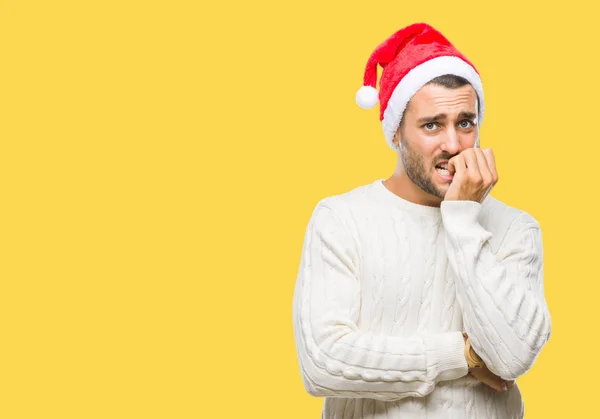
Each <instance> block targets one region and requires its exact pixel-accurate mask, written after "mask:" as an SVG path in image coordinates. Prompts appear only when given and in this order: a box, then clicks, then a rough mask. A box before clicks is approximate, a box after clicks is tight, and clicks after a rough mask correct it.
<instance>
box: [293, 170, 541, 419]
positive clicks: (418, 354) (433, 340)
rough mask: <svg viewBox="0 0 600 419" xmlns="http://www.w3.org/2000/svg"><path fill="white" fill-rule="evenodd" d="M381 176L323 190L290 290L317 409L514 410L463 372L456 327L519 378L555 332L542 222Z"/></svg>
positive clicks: (496, 413) (513, 399)
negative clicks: (420, 193) (442, 197)
mask: <svg viewBox="0 0 600 419" xmlns="http://www.w3.org/2000/svg"><path fill="white" fill-rule="evenodd" d="M382 181H383V179H378V180H376V181H375V182H373V183H371V184H368V185H363V186H359V187H357V188H355V189H353V190H351V191H349V192H345V193H342V194H338V195H333V196H329V197H326V198H324V199H322V200H321V201H320V202H319V203H318V204H317V205H316V207H315V209H314V212H313V213H312V216H311V219H310V221H309V224H308V227H307V231H306V235H305V238H304V245H303V249H302V257H301V260H300V268H299V273H298V278H297V282H296V288H295V290H294V301H293V325H294V336H295V340H296V346H297V353H298V359H299V363H300V370H301V374H302V381H303V383H304V386H305V388H306V390H307V391H308V393H310V394H311V395H313V396H319V397H325V401H324V405H323V418H326V419H327V418H338V419H345V418H353V419H357V418H400V419H403V418H429V419H433V418H444V419H448V418H479V419H483V418H521V417H523V415H524V406H523V402H522V398H521V393H520V391H519V388H518V386H515V387H513V388H512V389H510V390H508V391H505V392H501V393H497V392H495V391H494V390H492V389H491V388H489V387H488V386H486V385H484V384H483V383H481V382H479V381H478V380H477V379H475V378H474V377H472V376H470V375H467V371H468V368H467V362H466V359H465V356H464V340H463V336H462V331H465V332H467V333H468V335H469V337H470V339H471V342H472V346H473V348H474V349H475V351H476V352H477V353H478V354H479V355H480V356H481V358H482V359H483V360H484V361H485V363H486V365H487V366H488V368H489V369H490V370H491V371H492V372H494V373H495V374H497V375H499V376H501V377H503V378H505V379H515V378H517V377H519V376H521V375H523V374H524V373H525V372H527V371H528V370H529V369H530V368H531V367H532V366H533V363H534V361H535V360H536V358H537V356H538V355H539V353H540V351H541V349H542V347H543V346H544V345H545V343H546V342H547V341H548V339H549V337H550V333H551V320H550V313H549V310H548V307H547V304H546V301H545V297H544V288H543V247H542V237H541V231H540V226H539V224H538V223H537V221H536V220H535V219H534V218H533V217H532V216H531V215H529V214H528V213H526V212H524V211H521V210H518V209H515V208H512V207H510V206H508V205H506V204H504V203H502V202H500V201H498V200H497V199H495V198H493V197H492V196H490V195H488V197H487V198H486V200H485V201H484V202H483V204H480V203H477V202H474V201H443V202H442V204H441V207H429V206H424V205H418V204H415V203H412V202H410V201H407V200H404V199H402V198H400V197H399V196H397V195H395V194H394V193H392V192H391V191H389V190H388V189H387V188H386V187H385V185H383V183H382Z"/></svg>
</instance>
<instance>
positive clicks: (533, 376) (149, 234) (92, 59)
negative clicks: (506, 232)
mask: <svg viewBox="0 0 600 419" xmlns="http://www.w3.org/2000/svg"><path fill="white" fill-rule="evenodd" d="M585 3H588V2H582V1H570V2H568V4H567V3H565V4H563V5H561V6H555V7H553V6H549V5H548V3H547V2H542V1H538V2H524V1H505V2H503V4H502V5H501V4H500V3H497V4H488V5H486V3H484V2H481V1H477V2H475V1H462V2H458V3H449V2H446V1H428V2H418V1H414V2H408V1H403V2H400V1H380V2H374V3H370V2H347V1H344V2H342V1H335V2H334V1H330V2H322V1H314V0H309V1H304V2H296V3H287V2H280V1H269V2H267V1H254V2H242V1H236V2H212V3H210V4H208V3H204V2H194V1H188V2H183V1H174V0H172V1H102V2H101V1H93V2H92V1H54V2H41V1H38V2H33V1H24V0H23V1H2V2H1V3H0V4H1V6H0V8H1V10H0V39H1V41H0V60H1V61H0V62H1V65H0V74H1V77H0V104H1V109H0V121H1V123H0V134H1V135H0V138H1V141H2V143H1V144H2V148H1V150H0V158H1V159H2V160H1V162H0V175H1V182H0V185H1V199H2V204H1V209H2V216H1V226H0V228H1V230H0V237H1V240H0V243H1V246H2V247H1V249H0V269H1V271H0V281H1V282H0V286H1V288H0V417H2V418H6V419H13V418H15V419H16V418H63V419H66V418H78V419H79V418H246V417H260V418H286V419H288V418H290V419H291V418H318V417H320V411H321V406H322V402H323V400H322V399H317V398H312V397H311V396H309V395H308V394H307V393H306V392H305V391H304V388H303V386H302V383H301V379H300V371H299V367H298V365H297V359H296V352H295V345H294V341H293V335H292V316H291V307H292V294H293V287H294V283H295V280H296V275H297V269H298V265H299V261H300V253H301V246H302V240H303V235H304V232H305V228H306V225H307V222H308V219H309V217H310V213H311V211H312V209H313V207H314V205H315V204H316V203H317V202H318V200H319V199H321V198H323V197H325V196H328V195H331V194H335V193H340V192H345V191H347V190H350V189H352V188H354V187H356V186H359V185H363V184H366V183H368V182H372V181H373V180H374V179H376V178H379V177H387V176H389V175H390V174H391V173H392V172H393V170H394V167H395V153H394V152H393V151H392V150H391V149H389V148H388V147H387V145H386V144H385V140H384V138H383V133H382V130H381V125H380V122H379V118H378V110H379V107H376V108H375V109H372V110H370V111H365V110H362V109H360V108H359V107H358V106H357V105H356V104H355V101H354V98H355V93H356V90H357V89H358V88H359V87H360V85H361V84H362V76H363V70H364V66H365V64H366V61H367V58H368V56H369V54H370V53H371V51H372V50H373V49H374V48H375V47H376V46H377V45H378V44H379V43H380V42H381V41H383V40H384V39H385V38H387V37H388V36H389V35H391V34H392V33H393V32H395V31H396V30H397V29H399V28H401V27H403V26H406V25H408V24H410V23H413V22H418V21H426V22H428V23H430V24H432V25H433V26H435V27H436V28H438V29H439V30H440V31H442V33H444V34H445V35H446V36H447V37H448V38H449V39H450V40H451V41H452V42H453V43H454V44H455V45H456V46H457V47H458V48H459V49H460V50H461V51H462V52H463V53H464V54H465V55H466V56H467V57H469V58H470V59H471V60H472V61H473V62H474V64H475V65H476V66H477V67H478V69H479V70H480V72H481V74H482V77H483V81H484V88H485V93H486V111H487V113H486V119H485V122H484V123H483V126H482V133H481V141H482V147H492V148H493V150H494V151H495V155H496V159H497V164H498V170H499V174H500V182H499V183H498V185H497V186H496V187H495V189H494V190H493V193H492V194H493V195H494V196H495V197H497V198H499V199H501V200H503V201H505V202H506V203H508V204H510V205H512V206H515V207H518V208H521V209H524V210H526V211H528V212H529V213H531V214H532V215H534V216H535V217H536V218H537V219H538V221H539V222H540V224H541V226H542V231H543V235H544V245H545V256H546V259H545V274H546V275H545V289H546V298H547V302H548V304H549V307H550V310H551V314H552V319H553V335H552V337H551V340H550V341H549V343H548V346H546V347H545V348H544V350H543V351H542V354H541V355H540V357H539V358H538V360H537V362H536V364H535V366H534V367H533V369H532V370H531V371H529V372H528V373H527V374H526V375H525V376H523V377H522V378H520V379H519V380H518V384H519V386H520V388H521V391H522V393H523V397H524V400H525V405H526V412H527V415H526V417H527V419H535V418H548V417H592V416H593V415H594V413H592V412H593V411H594V410H597V409H596V406H597V403H598V398H597V397H596V388H597V383H596V377H598V376H599V372H600V371H599V368H598V366H597V365H598V363H597V362H595V361H594V359H595V354H596V352H597V346H596V341H597V330H598V328H597V326H596V323H595V321H594V320H595V319H597V318H598V315H597V313H596V309H597V308H598V305H599V304H598V291H599V289H600V288H599V286H598V283H597V282H596V281H597V280H598V273H597V272H598V270H597V261H598V255H597V254H596V250H597V249H598V245H597V243H596V238H597V236H598V233H599V232H598V223H597V214H598V209H597V206H596V204H595V202H596V194H597V191H596V184H597V175H598V173H597V171H598V170H597V159H598V152H599V151H600V148H599V144H600V142H599V141H598V127H597V126H596V122H597V119H598V118H597V111H596V103H597V98H598V95H599V93H600V91H599V88H598V83H597V77H598V76H597V67H596V64H595V62H596V61H595V60H596V57H595V51H597V45H596V42H595V39H596V38H597V32H596V29H597V26H598V24H597V20H596V16H597V13H596V12H595V11H594V10H591V9H590V8H589V7H588V6H585ZM589 3H590V4H591V2H589ZM590 360H591V361H590ZM588 362H589V365H588V366H584V365H585V364H586V363H588Z"/></svg>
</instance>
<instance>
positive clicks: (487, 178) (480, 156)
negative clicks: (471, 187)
mask: <svg viewBox="0 0 600 419" xmlns="http://www.w3.org/2000/svg"><path fill="white" fill-rule="evenodd" d="M473 150H474V151H475V156H476V157H477V166H478V167H479V173H480V174H481V179H482V180H483V184H484V185H491V184H492V183H493V179H492V172H491V171H490V168H489V166H488V162H487V158H486V156H485V154H484V153H483V150H481V149H480V148H475V149H473Z"/></svg>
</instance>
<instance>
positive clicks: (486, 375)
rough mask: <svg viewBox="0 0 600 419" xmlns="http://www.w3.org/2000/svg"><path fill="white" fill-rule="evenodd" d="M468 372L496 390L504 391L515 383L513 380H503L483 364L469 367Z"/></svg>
mask: <svg viewBox="0 0 600 419" xmlns="http://www.w3.org/2000/svg"><path fill="white" fill-rule="evenodd" d="M469 374H471V375H472V376H473V377H475V378H477V379H478V380H479V381H481V382H482V383H483V384H485V385H487V386H489V387H491V388H493V389H494V390H496V391H498V392H502V391H506V390H508V389H509V388H512V387H514V385H515V380H509V381H507V380H504V379H502V378H500V377H498V376H497V375H496V374H494V373H493V372H491V371H490V370H489V369H488V368H487V367H485V366H484V367H481V368H469Z"/></svg>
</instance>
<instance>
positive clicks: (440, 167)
mask: <svg viewBox="0 0 600 419" xmlns="http://www.w3.org/2000/svg"><path fill="white" fill-rule="evenodd" d="M435 170H436V171H437V172H438V173H439V174H440V175H441V176H443V177H445V178H448V179H451V178H452V175H453V174H454V173H452V174H451V173H450V170H448V161H443V162H440V163H438V164H436V165H435Z"/></svg>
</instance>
